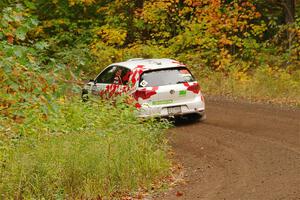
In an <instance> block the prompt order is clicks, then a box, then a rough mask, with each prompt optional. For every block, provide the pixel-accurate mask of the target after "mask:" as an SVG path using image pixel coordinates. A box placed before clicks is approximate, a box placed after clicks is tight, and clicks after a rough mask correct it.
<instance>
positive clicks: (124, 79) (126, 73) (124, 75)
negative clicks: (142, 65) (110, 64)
mask: <svg viewBox="0 0 300 200" xmlns="http://www.w3.org/2000/svg"><path fill="white" fill-rule="evenodd" d="M121 68H122V74H121V80H122V85H127V84H128V81H129V77H130V75H131V70H130V69H128V68H125V67H121Z"/></svg>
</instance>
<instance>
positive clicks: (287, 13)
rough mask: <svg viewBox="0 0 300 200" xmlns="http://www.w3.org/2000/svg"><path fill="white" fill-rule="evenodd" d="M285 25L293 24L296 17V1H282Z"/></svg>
mask: <svg viewBox="0 0 300 200" xmlns="http://www.w3.org/2000/svg"><path fill="white" fill-rule="evenodd" d="M282 5H283V10H284V18H285V23H286V24H290V23H293V22H295V15H296V9H295V7H296V0H282Z"/></svg>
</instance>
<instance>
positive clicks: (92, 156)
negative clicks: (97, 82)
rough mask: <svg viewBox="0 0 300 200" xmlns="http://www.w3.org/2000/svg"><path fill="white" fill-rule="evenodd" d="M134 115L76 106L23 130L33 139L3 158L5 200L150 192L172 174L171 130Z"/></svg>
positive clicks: (129, 111) (122, 109) (17, 145)
mask: <svg viewBox="0 0 300 200" xmlns="http://www.w3.org/2000/svg"><path fill="white" fill-rule="evenodd" d="M134 112H135V109H134V108H131V107H128V106H126V105H124V104H117V106H112V105H111V104H107V103H106V104H105V103H101V102H100V103H93V102H89V103H87V104H84V103H81V102H77V101H74V100H72V101H70V102H65V103H63V105H61V107H60V108H59V109H58V110H57V112H55V113H53V114H52V115H49V118H48V120H47V121H45V123H43V122H42V120H40V119H39V118H36V119H35V120H33V121H32V120H31V123H29V124H27V125H24V126H23V128H24V129H25V130H23V131H24V133H27V132H30V133H31V134H30V135H26V136H24V137H22V138H21V139H19V140H18V142H14V143H11V144H10V146H9V148H6V151H2V152H1V153H2V154H3V153H5V154H6V155H5V156H3V159H2V162H1V163H2V167H1V174H0V178H1V182H0V193H1V195H2V196H1V197H0V198H4V199H9V198H16V199H21V198H25V199H32V198H35V199H43V198H44V199H66V198H67V199H78V198H84V199H87V198H96V197H98V196H100V197H104V198H118V197H120V196H122V195H128V194H131V193H132V192H134V191H137V189H138V188H147V187H150V186H151V184H152V183H153V182H155V181H157V180H158V179H160V178H161V177H164V176H166V175H167V174H168V170H169V166H170V163H169V161H168V160H167V158H166V151H167V148H168V147H167V146H166V142H165V139H164V131H163V130H164V129H165V128H166V127H168V124H167V123H164V122H157V121H154V120H151V119H150V120H148V121H143V122H142V121H141V120H139V119H137V118H136V116H135V114H134ZM33 133H34V134H33Z"/></svg>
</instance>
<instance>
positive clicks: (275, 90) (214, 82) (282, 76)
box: [197, 67, 300, 106]
mask: <svg viewBox="0 0 300 200" xmlns="http://www.w3.org/2000/svg"><path fill="white" fill-rule="evenodd" d="M197 78H198V79H199V81H200V84H201V87H202V89H203V92H204V93H205V94H206V95H209V96H226V97H229V98H237V99H246V100H248V101H253V102H264V103H266V102H268V103H274V104H285V105H292V106H300V71H299V70H293V71H292V72H289V70H287V69H278V68H277V69H276V68H275V69H272V68H270V67H260V68H258V69H255V70H253V71H252V72H243V71H239V69H238V68H237V69H236V70H233V71H231V72H229V73H223V72H215V71H204V72H199V73H198V74H197Z"/></svg>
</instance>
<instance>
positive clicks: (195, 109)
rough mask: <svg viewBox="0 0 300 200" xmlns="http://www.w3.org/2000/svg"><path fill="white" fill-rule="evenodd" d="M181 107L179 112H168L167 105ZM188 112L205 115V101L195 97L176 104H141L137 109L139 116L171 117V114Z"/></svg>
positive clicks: (180, 114)
mask: <svg viewBox="0 0 300 200" xmlns="http://www.w3.org/2000/svg"><path fill="white" fill-rule="evenodd" d="M177 106H180V107H181V112H178V113H175V114H170V113H169V112H168V108H169V107H177ZM189 114H199V115H201V116H204V115H205V103H204V101H202V100H201V98H200V97H199V98H195V99H194V100H193V101H190V102H182V103H176V104H167V105H158V106H154V105H149V104H142V107H141V108H140V110H139V113H138V116H139V117H172V116H184V115H189Z"/></svg>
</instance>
